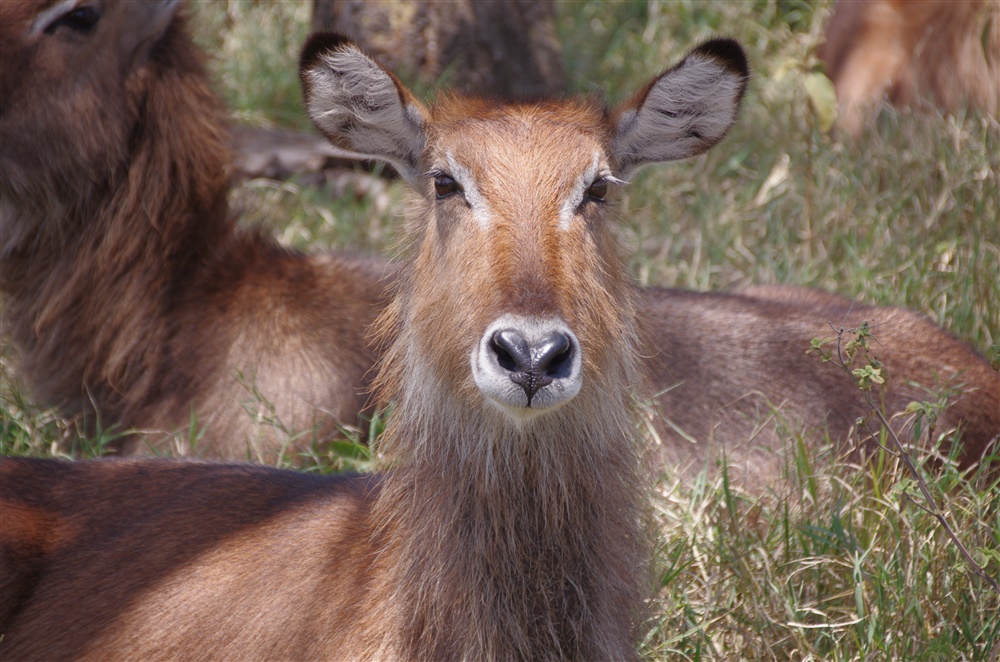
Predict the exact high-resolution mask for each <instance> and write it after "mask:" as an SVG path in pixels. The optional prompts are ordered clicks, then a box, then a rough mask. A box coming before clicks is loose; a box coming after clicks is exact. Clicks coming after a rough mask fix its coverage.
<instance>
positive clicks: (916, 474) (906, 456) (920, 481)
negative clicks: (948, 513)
mask: <svg viewBox="0 0 1000 662" xmlns="http://www.w3.org/2000/svg"><path fill="white" fill-rule="evenodd" d="M845 322H846V317H845V320H844V321H843V322H841V325H840V328H839V329H837V328H834V327H833V324H832V323H831V324H830V327H831V328H833V330H834V332H836V334H837V361H838V364H839V366H840V367H841V368H843V369H844V370H846V371H847V374H848V375H850V376H851V379H852V380H854V382H855V384H857V385H858V387H859V389H860V390H861V393H862V395H863V396H864V399H865V402H867V403H868V406H869V407H870V408H871V410H872V411H873V412H874V413H875V415H876V416H877V417H878V419H879V421H880V422H881V423H882V426H883V427H884V428H885V430H886V432H887V434H888V435H889V438H890V439H891V440H892V443H893V444H894V445H895V447H896V449H897V452H894V453H893V455H896V456H897V457H899V458H900V459H901V460H902V461H903V464H905V465H906V468H907V469H909V472H910V475H912V476H913V479H914V481H915V482H916V483H917V486H918V487H919V488H920V493H921V494H922V495H923V497H924V501H925V502H926V504H927V505H926V506H921V509H922V510H924V511H925V512H927V513H929V514H930V515H932V516H933V517H934V518H935V519H937V521H938V523H940V525H941V527H942V528H943V529H944V530H945V532H946V533H947V534H948V537H949V538H951V540H952V542H953V543H954V544H955V546H956V547H957V548H958V551H959V552H960V553H961V555H962V557H963V558H964V559H965V560H966V562H967V563H968V564H969V565H970V566H971V567H972V569H973V571H974V572H975V573H976V574H977V575H979V576H980V577H981V578H982V579H983V580H984V581H986V583H987V584H989V585H990V587H992V588H993V590H994V591H996V592H997V593H1000V584H998V583H997V581H996V580H995V579H994V578H993V577H991V576H990V575H989V574H988V573H987V572H986V569H985V568H983V567H982V566H980V565H979V564H978V563H976V560H975V559H974V558H972V554H970V553H969V550H968V549H966V547H965V545H963V544H962V541H961V540H959V538H958V535H957V534H956V533H955V531H954V529H952V528H951V525H950V524H948V520H947V519H945V516H944V513H943V512H942V511H941V509H940V508H938V505H937V501H935V499H934V496H933V495H932V494H931V491H930V488H929V487H928V486H927V482H926V481H925V480H924V478H923V476H922V475H921V474H920V471H919V470H918V469H917V465H916V463H915V462H914V461H913V458H912V457H911V456H910V453H909V452H908V451H907V450H906V448H904V447H903V443H902V442H901V441H900V440H899V437H898V436H897V435H896V432H895V430H893V429H892V426H891V425H890V424H889V421H888V420H887V419H886V417H885V414H883V413H882V410H881V409H879V407H878V406H877V405H876V404H875V401H874V400H873V399H872V397H871V394H870V391H868V390H865V389H862V388H860V384H858V380H857V379H856V378H855V376H854V374H853V373H852V372H851V368H850V366H849V365H848V364H847V363H846V362H845V361H844V354H843V351H842V339H843V334H844V332H845V331H847V329H845V328H844V324H845ZM852 360H853V359H852ZM865 429H866V431H867V432H868V433H869V435H871V438H872V439H875V440H876V443H879V445H881V443H880V442H878V441H877V440H878V437H877V436H875V435H874V434H872V432H871V430H868V428H867V425H866V426H865ZM931 429H933V428H931ZM883 447H884V446H883ZM886 450H888V449H886ZM890 452H892V451H890ZM910 501H911V502H912V503H914V504H916V502H915V501H913V499H910ZM916 505H919V504H916Z"/></svg>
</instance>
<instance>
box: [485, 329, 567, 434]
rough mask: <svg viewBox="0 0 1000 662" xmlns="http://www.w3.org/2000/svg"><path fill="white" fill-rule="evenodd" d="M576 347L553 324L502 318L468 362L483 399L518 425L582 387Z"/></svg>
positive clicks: (487, 332)
mask: <svg viewBox="0 0 1000 662" xmlns="http://www.w3.org/2000/svg"><path fill="white" fill-rule="evenodd" d="M581 358H582V357H581V353H580V343H579V341H578V340H577V338H576V336H575V335H574V334H573V332H572V331H571V330H570V329H569V327H567V326H566V325H565V324H564V323H563V322H562V321H560V320H558V319H536V318H530V317H521V316H514V315H505V316H503V317H501V318H499V319H497V320H496V321H495V322H493V324H491V325H490V326H489V327H488V328H487V329H486V332H485V333H484V334H483V336H482V338H481V339H480V341H479V344H478V346H477V347H476V351H475V352H474V353H473V356H472V374H473V377H474V378H475V381H476V385H477V386H478V387H479V389H480V390H481V391H482V392H483V394H484V395H485V396H486V397H487V398H488V399H489V400H490V401H491V402H492V403H493V404H495V405H497V406H499V407H500V408H501V409H502V410H503V411H505V412H507V413H508V414H510V415H512V416H514V417H515V418H518V419H525V418H531V417H533V416H535V415H537V414H540V413H543V412H545V411H548V410H551V409H554V408H556V407H558V406H559V405H562V404H564V403H565V402H567V401H568V400H570V399H572V398H573V396H575V395H576V394H577V393H578V392H579V391H580V385H581V383H582V382H583V369H582V366H583V363H582V360H581Z"/></svg>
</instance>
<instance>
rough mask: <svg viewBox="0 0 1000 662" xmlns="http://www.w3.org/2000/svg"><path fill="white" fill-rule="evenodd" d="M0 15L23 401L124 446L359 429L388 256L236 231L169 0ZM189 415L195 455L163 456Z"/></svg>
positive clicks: (220, 147) (21, 8) (8, 325)
mask: <svg viewBox="0 0 1000 662" xmlns="http://www.w3.org/2000/svg"><path fill="white" fill-rule="evenodd" d="M0 19H2V20H0V141H2V144H3V149H2V150H0V185H2V187H0V287H2V292H3V297H4V314H3V316H2V317H3V325H4V326H3V333H4V335H5V338H9V339H10V340H11V341H12V344H13V345H14V348H15V350H16V351H15V357H16V361H17V375H18V377H19V378H21V379H23V380H25V381H26V382H27V385H28V386H29V388H30V391H31V393H32V395H33V396H34V397H35V398H37V399H39V400H41V401H43V402H45V403H48V404H54V405H58V406H59V407H61V409H62V411H63V412H64V413H65V414H67V415H70V416H82V417H85V418H86V419H87V421H88V422H89V423H90V424H91V425H92V426H93V425H94V424H96V423H97V422H100V424H101V425H102V426H103V427H104V428H105V429H107V428H109V427H112V426H115V427H116V428H117V429H118V430H119V431H120V430H124V429H128V428H135V429H137V430H139V431H140V432H141V433H142V434H141V435H133V436H130V437H128V438H124V439H120V440H118V441H117V443H116V448H117V450H118V451H121V452H134V451H143V450H148V449H149V447H150V446H153V447H156V449H155V450H157V451H158V452H162V451H163V450H166V449H172V450H174V451H176V450H180V451H181V452H183V453H192V454H194V455H200V456H205V457H214V458H226V459H236V460H238V459H248V458H251V459H255V460H264V461H268V462H273V461H275V460H276V459H277V457H278V456H279V455H285V456H286V457H292V456H294V453H295V452H297V451H300V450H303V449H307V448H309V446H310V444H311V443H312V442H313V441H314V440H324V439H326V438H328V437H330V436H331V435H340V434H341V432H340V430H339V429H338V426H340V425H351V424H353V423H355V421H356V420H357V414H358V412H359V411H360V410H361V409H363V408H364V406H365V404H366V400H367V394H366V392H365V389H366V386H367V382H368V378H367V373H368V371H369V370H370V368H371V367H372V365H373V363H374V360H375V354H374V352H373V351H372V350H371V349H370V348H369V347H368V346H367V343H366V341H365V337H366V336H365V333H366V329H367V327H368V326H369V324H370V323H371V321H372V320H373V319H374V318H375V316H376V315H377V314H378V312H379V311H380V310H381V308H382V306H383V305H384V301H383V300H382V293H383V290H384V287H385V285H384V282H383V280H382V277H383V274H384V272H385V270H386V267H385V264H384V263H383V262H381V261H377V260H367V259H364V258H361V257H349V256H346V255H322V256H319V255H318V256H305V255H302V254H299V253H296V252H294V251H290V250H287V249H285V248H282V247H281V246H279V245H278V244H277V243H276V242H274V241H273V240H271V239H270V238H268V237H265V236H262V235H261V234H259V233H257V232H251V231H245V230H239V229H237V227H236V225H235V221H236V219H235V215H234V213H233V212H232V211H231V210H230V209H229V208H228V206H227V194H228V193H229V186H228V168H229V166H230V155H229V152H228V147H227V143H228V137H227V134H226V129H225V123H224V113H223V110H222V107H221V105H220V104H219V103H218V101H217V100H216V98H215V96H214V95H213V94H212V92H211V90H210V89H209V86H208V77H207V75H206V72H205V68H204V62H203V60H204V57H203V55H202V54H201V52H200V51H199V50H198V49H197V48H196V46H195V45H194V43H193V42H192V40H191V37H190V35H189V33H188V29H187V27H186V21H185V17H184V16H183V15H182V14H181V13H179V12H178V2H177V1H176V0H149V1H144V2H134V1H131V0H105V1H101V2H90V1H87V0H58V1H37V0H4V2H3V3H2V5H0ZM247 410H249V411H247ZM261 421H263V422H264V423H261ZM192 422H194V424H195V427H196V433H195V435H193V436H194V437H195V439H196V440H197V441H198V447H197V448H194V449H191V448H188V447H186V445H184V444H182V446H181V448H180V449H177V448H173V446H174V441H175V440H173V439H171V438H170V437H169V435H170V433H174V432H176V431H178V430H180V431H181V434H180V435H179V438H180V441H181V442H187V441H190V440H191V439H190V437H191V435H189V430H190V428H191V427H192ZM92 429H93V428H91V430H92Z"/></svg>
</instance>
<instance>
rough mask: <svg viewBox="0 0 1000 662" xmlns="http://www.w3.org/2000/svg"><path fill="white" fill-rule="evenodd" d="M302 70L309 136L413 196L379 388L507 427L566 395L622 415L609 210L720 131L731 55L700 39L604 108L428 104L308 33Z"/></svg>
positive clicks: (728, 117) (618, 272) (628, 342)
mask: <svg viewBox="0 0 1000 662" xmlns="http://www.w3.org/2000/svg"><path fill="white" fill-rule="evenodd" d="M301 74H302V81H303V85H304V87H305V94H306V102H307V106H308V111H309V114H310V116H311V117H312V119H313V121H314V122H315V123H316V125H317V126H318V127H319V129H320V130H321V131H323V132H324V133H325V134H326V135H327V137H328V138H329V139H330V140H331V141H333V142H334V143H335V144H336V145H338V146H339V147H342V148H345V149H349V150H351V151H354V152H358V153H360V154H364V155H367V156H369V157H375V158H378V159H382V160H385V161H387V162H389V163H391V164H392V165H393V166H394V167H395V168H396V170H397V171H398V172H399V174H400V175H401V176H402V177H403V178H404V179H405V180H406V181H407V182H409V183H410V184H411V186H412V187H413V188H414V189H415V190H416V191H417V193H419V194H420V196H421V199H420V200H419V201H417V202H416V203H415V205H414V210H413V214H412V218H411V224H410V228H409V240H410V242H411V250H412V251H413V254H412V256H411V258H412V259H411V260H410V262H411V265H410V267H409V269H408V272H407V273H406V275H405V276H404V277H403V279H402V281H401V285H400V289H399V296H398V297H397V300H396V303H395V305H394V306H393V308H392V309H391V310H390V312H389V314H388V316H387V323H388V324H390V325H392V326H393V327H394V329H395V331H398V332H399V336H398V337H399V341H398V342H396V343H395V345H394V347H393V348H392V350H391V351H390V353H389V358H387V360H386V362H385V366H386V368H385V370H384V371H383V375H382V383H383V386H384V388H385V392H384V393H383V395H384V396H389V397H397V396H400V395H402V394H408V395H409V394H412V395H415V396H417V397H419V398H422V399H425V401H428V402H429V401H430V400H433V405H434V406H441V405H442V404H443V403H442V402H441V401H440V400H438V399H437V398H435V397H434V395H435V394H447V398H446V399H447V401H448V402H450V403H452V404H453V405H455V406H452V407H448V408H447V410H448V411H451V412H455V411H456V409H458V410H463V411H472V412H475V417H476V418H481V417H487V418H497V419H498V420H499V421H503V423H501V424H502V425H507V426H509V427H510V428H512V429H527V428H528V427H530V426H532V425H535V424H537V422H538V420H539V419H540V418H543V416H542V415H543V414H548V413H555V412H558V411H559V410H560V409H561V408H562V407H563V406H564V405H566V404H567V403H568V402H570V401H572V400H574V399H582V401H584V402H585V403H586V407H596V408H610V409H611V410H614V409H615V408H616V407H619V406H620V403H621V401H622V399H623V396H627V395H628V394H629V392H630V391H631V389H632V387H634V386H635V384H636V381H635V380H636V374H637V372H636V371H635V370H634V367H633V366H634V358H633V347H634V339H635V335H636V331H635V325H634V321H633V318H634V311H633V304H632V300H631V289H632V283H631V280H630V278H629V275H628V274H627V272H626V270H625V269H624V267H623V263H622V260H621V259H620V257H619V255H618V248H617V243H616V240H615V228H614V226H613V223H612V221H611V219H609V218H608V217H609V215H610V213H609V208H610V206H611V205H610V204H609V203H610V202H611V201H612V199H613V197H614V191H615V189H616V188H617V187H619V186H620V185H622V184H623V183H624V179H625V178H626V177H627V175H628V174H629V173H630V172H631V171H633V170H634V169H635V168H637V167H639V166H642V165H643V164H646V163H650V162H655V161H671V160H676V159H682V158H685V157H689V156H692V155H695V154H699V153H701V152H703V151H705V150H706V149H708V148H709V147H711V146H712V145H713V144H715V143H716V142H718V141H719V140H720V139H721V138H722V137H723V136H724V135H725V134H726V132H727V131H728V129H729V127H730V126H731V125H732V123H733V121H734V119H735V117H736V113H737V109H738V106H739V102H740V99H741V96H742V94H743V90H744V86H745V80H746V76H747V65H746V60H745V58H744V56H743V53H742V51H741V49H740V47H739V46H738V45H737V44H735V42H732V41H728V40H715V41H711V42H708V43H706V44H704V45H702V46H701V47H699V48H697V49H695V50H694V51H693V52H692V53H691V54H690V55H688V57H687V58H685V59H684V60H683V61H682V62H681V63H680V64H678V65H677V66H676V67H674V68H673V69H671V70H669V71H667V72H665V73H663V74H662V75H660V76H658V77H656V78H655V79H653V80H652V81H650V82H649V84H648V85H646V86H645V87H644V88H643V89H642V90H641V91H640V92H639V93H637V94H636V95H635V96H634V97H633V98H632V99H631V100H630V101H628V102H626V103H624V104H622V105H621V106H620V107H618V108H616V109H614V110H609V109H607V108H606V107H605V106H604V105H602V104H601V103H600V102H598V101H597V100H595V99H573V100H552V101H547V102H542V103H524V104H521V103H499V102H496V101H493V100H488V99H475V98H473V99H470V98H464V97H457V96H448V97H445V98H443V99H441V100H439V101H438V102H437V103H435V104H434V105H433V106H432V107H430V108H427V107H425V106H424V105H422V104H421V103H420V102H419V101H417V100H416V99H414V97H413V96H412V94H411V93H410V92H409V91H407V90H406V89H405V88H404V87H403V86H402V85H401V84H400V83H399V81H398V80H397V79H396V78H395V77H394V76H393V75H392V74H391V73H390V72H388V71H387V70H385V69H384V68H383V67H382V66H381V65H380V64H379V63H378V62H377V61H375V60H374V59H373V58H372V57H370V56H368V55H367V54H366V53H364V52H363V51H362V50H361V49H359V48H358V47H357V46H356V45H354V44H352V43H350V42H348V41H346V40H344V39H342V38H340V37H338V36H335V35H316V36H314V37H313V38H312V40H311V41H310V42H309V43H308V44H307V45H306V47H305V49H304V51H303V58H302V67H301ZM404 385H405V387H404ZM426 399H429V400H426ZM563 422H564V423H565V421H563Z"/></svg>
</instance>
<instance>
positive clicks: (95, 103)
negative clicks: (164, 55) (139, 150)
mask: <svg viewBox="0 0 1000 662" xmlns="http://www.w3.org/2000/svg"><path fill="white" fill-rule="evenodd" d="M177 5H178V0H143V1H142V2H136V1H134V0H4V2H3V3H0V143H2V144H3V150H0V183H2V185H3V186H2V193H0V196H2V199H0V206H2V207H0V210H2V212H0V213H2V219H3V228H2V230H0V249H2V251H3V253H9V252H11V251H12V250H14V249H15V248H16V245H15V244H17V243H19V242H23V241H25V240H27V239H35V238H36V237H35V236H34V232H35V230H36V229H37V228H36V227H34V225H37V224H38V223H40V222H41V218H45V217H48V218H53V217H57V216H64V215H65V212H66V210H67V209H68V208H76V207H80V206H81V205H84V204H86V203H87V198H92V197H94V195H95V188H96V189H98V190H100V188H101V187H102V186H103V187H108V186H109V185H110V184H109V183H108V182H107V181H105V180H106V178H107V177H108V175H109V173H112V172H116V171H117V172H120V171H121V170H123V168H122V167H121V166H122V164H123V162H124V160H125V159H126V158H127V155H128V152H129V150H130V149H133V148H134V146H133V145H130V142H129V141H130V138H131V133H132V129H133V125H134V123H135V121H136V118H137V117H138V115H139V114H140V113H141V112H142V105H143V103H144V102H145V98H144V96H143V90H144V88H145V85H144V82H143V76H147V75H149V71H148V70H147V69H148V68H147V67H146V66H145V65H146V63H147V61H148V60H149V59H150V58H151V56H152V54H153V53H154V48H155V46H156V44H157V43H158V41H159V40H160V39H161V38H162V37H163V35H164V33H165V32H166V31H167V30H168V28H169V26H170V24H171V21H172V20H173V18H174V14H175V12H176V9H177Z"/></svg>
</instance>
